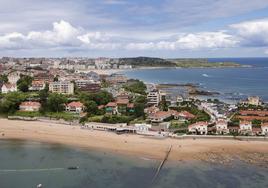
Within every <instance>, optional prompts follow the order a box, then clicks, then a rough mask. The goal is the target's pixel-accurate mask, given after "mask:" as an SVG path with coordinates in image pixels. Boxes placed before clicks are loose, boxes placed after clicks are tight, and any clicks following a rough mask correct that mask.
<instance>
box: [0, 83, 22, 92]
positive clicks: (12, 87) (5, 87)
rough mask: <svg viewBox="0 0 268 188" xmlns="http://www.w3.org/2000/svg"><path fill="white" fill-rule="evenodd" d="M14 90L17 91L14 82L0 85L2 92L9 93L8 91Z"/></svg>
mask: <svg viewBox="0 0 268 188" xmlns="http://www.w3.org/2000/svg"><path fill="white" fill-rule="evenodd" d="M15 91H18V89H17V85H16V84H10V83H6V84H3V85H2V87H1V92H2V93H9V92H15Z"/></svg>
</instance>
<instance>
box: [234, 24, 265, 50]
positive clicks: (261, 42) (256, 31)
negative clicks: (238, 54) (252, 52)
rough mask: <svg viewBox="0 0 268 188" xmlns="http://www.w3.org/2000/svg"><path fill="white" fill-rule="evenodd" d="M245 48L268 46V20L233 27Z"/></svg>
mask: <svg viewBox="0 0 268 188" xmlns="http://www.w3.org/2000/svg"><path fill="white" fill-rule="evenodd" d="M231 28H234V29H235V30H236V32H237V34H238V36H239V37H241V42H242V44H243V45H245V46H268V19H261V20H253V21H247V22H242V23H238V24H233V25H231Z"/></svg>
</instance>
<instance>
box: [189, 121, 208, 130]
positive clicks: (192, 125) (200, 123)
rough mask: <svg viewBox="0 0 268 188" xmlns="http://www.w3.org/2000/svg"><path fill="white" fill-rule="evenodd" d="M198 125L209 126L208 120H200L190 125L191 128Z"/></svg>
mask: <svg viewBox="0 0 268 188" xmlns="http://www.w3.org/2000/svg"><path fill="white" fill-rule="evenodd" d="M196 126H201V127H203V126H204V127H207V126H208V122H205V121H199V122H196V123H194V124H191V125H189V126H188V127H189V128H191V127H196Z"/></svg>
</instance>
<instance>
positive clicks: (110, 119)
mask: <svg viewBox="0 0 268 188" xmlns="http://www.w3.org/2000/svg"><path fill="white" fill-rule="evenodd" d="M131 120H133V117H130V116H123V115H120V116H119V115H104V116H103V118H102V119H101V122H102V123H111V124H115V123H129V122H130V121H131Z"/></svg>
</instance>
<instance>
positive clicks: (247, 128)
mask: <svg viewBox="0 0 268 188" xmlns="http://www.w3.org/2000/svg"><path fill="white" fill-rule="evenodd" d="M239 133H240V134H251V133H252V123H251V121H240V123H239Z"/></svg>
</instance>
